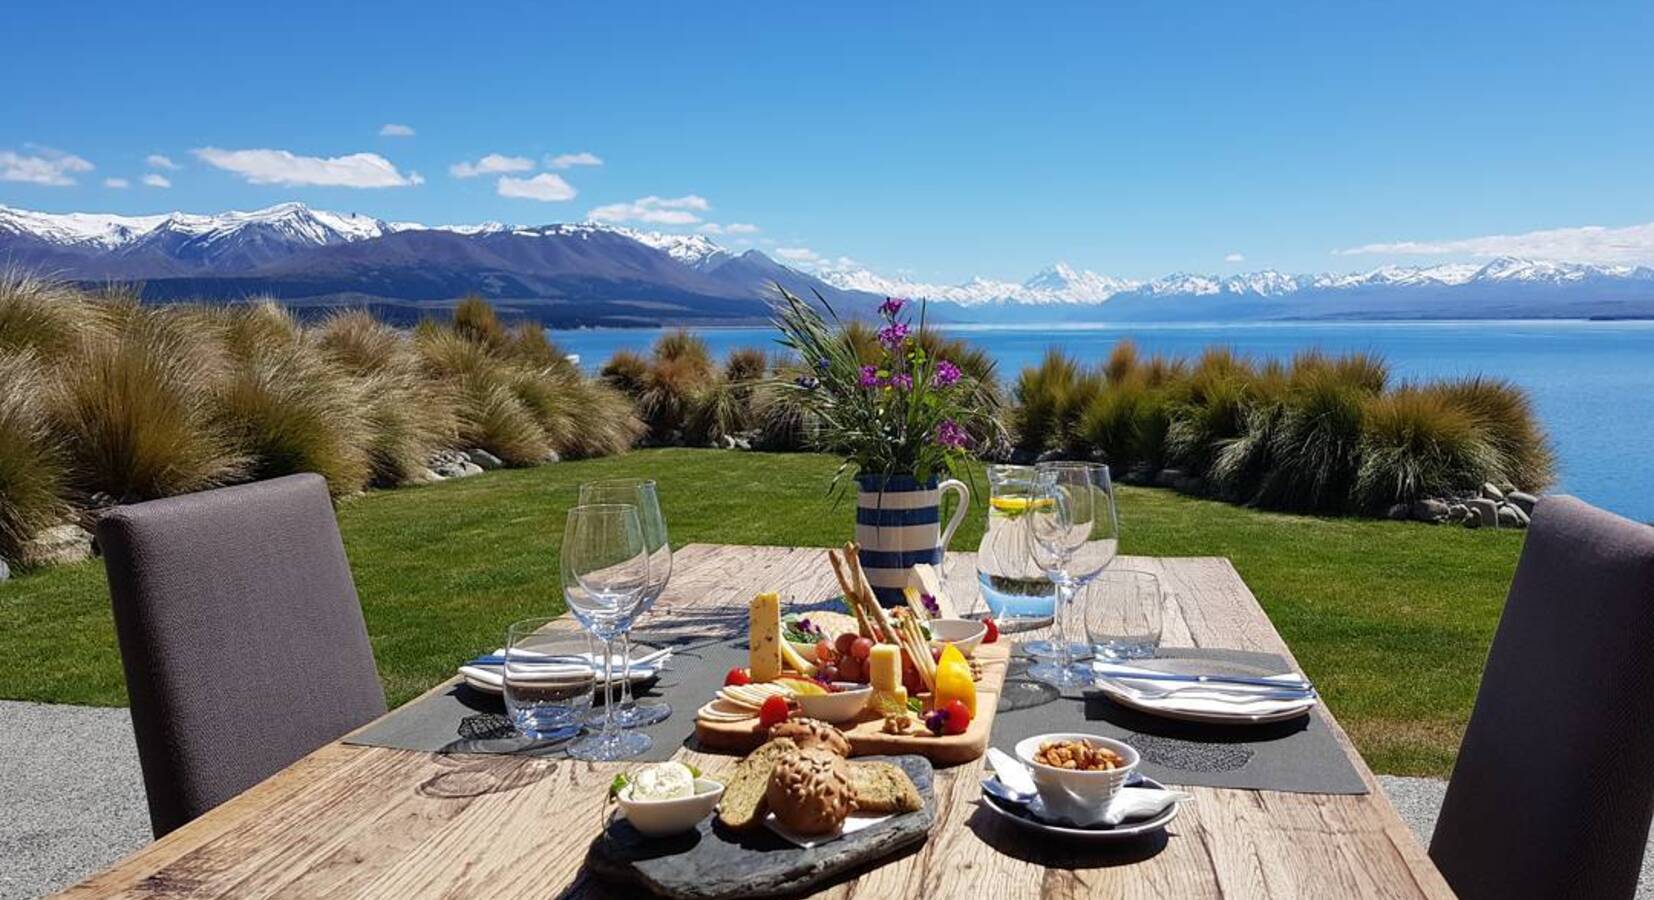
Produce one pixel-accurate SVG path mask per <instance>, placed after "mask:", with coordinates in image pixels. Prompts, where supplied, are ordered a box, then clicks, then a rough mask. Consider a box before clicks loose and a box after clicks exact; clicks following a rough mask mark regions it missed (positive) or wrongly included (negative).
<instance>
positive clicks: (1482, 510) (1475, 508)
mask: <svg viewBox="0 0 1654 900" xmlns="http://www.w3.org/2000/svg"><path fill="white" fill-rule="evenodd" d="M1464 505H1465V506H1467V507H1469V508H1470V514H1471V518H1473V519H1476V520H1477V522H1476V524H1477V525H1486V526H1488V527H1489V528H1492V527H1493V526H1494V525H1497V524H1498V523H1499V504H1497V503H1494V502H1493V501H1492V500H1489V499H1488V498H1486V497H1475V498H1472V499H1470V500H1466V501H1465V502H1464Z"/></svg>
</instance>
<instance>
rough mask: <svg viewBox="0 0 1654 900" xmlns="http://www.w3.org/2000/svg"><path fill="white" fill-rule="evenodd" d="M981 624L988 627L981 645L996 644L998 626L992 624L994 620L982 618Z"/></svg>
mask: <svg viewBox="0 0 1654 900" xmlns="http://www.w3.org/2000/svg"><path fill="white" fill-rule="evenodd" d="M982 624H984V625H986V626H988V633H987V635H985V636H984V637H983V638H982V643H984V644H992V643H995V642H997V641H998V640H999V626H998V625H996V624H994V620H993V619H990V618H984V619H983V620H982Z"/></svg>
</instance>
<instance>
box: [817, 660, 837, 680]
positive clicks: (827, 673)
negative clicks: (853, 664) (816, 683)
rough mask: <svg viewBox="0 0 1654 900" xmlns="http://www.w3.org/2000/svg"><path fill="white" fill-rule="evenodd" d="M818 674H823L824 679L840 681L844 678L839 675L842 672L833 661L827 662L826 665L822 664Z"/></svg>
mask: <svg viewBox="0 0 1654 900" xmlns="http://www.w3.org/2000/svg"><path fill="white" fill-rule="evenodd" d="M818 674H820V675H821V678H822V680H824V681H840V680H842V679H840V678H839V675H840V674H841V673H840V672H839V670H838V666H836V665H834V664H833V663H827V664H826V665H824V666H822V667H821V670H820V672H819V673H818Z"/></svg>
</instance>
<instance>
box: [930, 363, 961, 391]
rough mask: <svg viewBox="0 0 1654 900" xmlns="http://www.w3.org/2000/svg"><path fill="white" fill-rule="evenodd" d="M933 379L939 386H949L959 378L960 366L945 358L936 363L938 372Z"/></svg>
mask: <svg viewBox="0 0 1654 900" xmlns="http://www.w3.org/2000/svg"><path fill="white" fill-rule="evenodd" d="M931 380H932V381H933V382H934V383H935V384H936V386H937V387H947V386H948V385H950V384H953V383H954V382H956V381H958V380H959V367H958V366H956V365H954V364H953V363H950V362H948V361H947V360H945V359H944V360H942V361H941V362H938V363H937V364H936V374H935V376H933V377H932V379H931Z"/></svg>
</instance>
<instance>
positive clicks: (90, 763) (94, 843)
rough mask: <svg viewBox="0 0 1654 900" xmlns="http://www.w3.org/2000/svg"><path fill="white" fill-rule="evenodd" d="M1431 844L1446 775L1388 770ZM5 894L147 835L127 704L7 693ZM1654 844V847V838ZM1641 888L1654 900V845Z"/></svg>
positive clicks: (63, 876)
mask: <svg viewBox="0 0 1654 900" xmlns="http://www.w3.org/2000/svg"><path fill="white" fill-rule="evenodd" d="M1378 781H1379V783H1380V784H1381V785H1383V787H1384V792H1385V793H1386V794H1388V795H1389V796H1390V800H1391V801H1392V802H1393V803H1395V806H1396V810H1397V811H1398V812H1400V813H1401V817H1402V818H1403V819H1405V820H1406V821H1407V824H1408V825H1409V826H1411V827H1412V829H1413V833H1414V834H1416V835H1418V837H1419V840H1420V841H1421V842H1424V843H1426V844H1428V843H1429V841H1430V833H1431V831H1433V830H1434V829H1435V827H1436V812H1437V810H1439V809H1440V808H1441V802H1442V794H1443V792H1444V791H1445V790H1446V788H1447V785H1446V783H1445V782H1443V781H1441V780H1439V779H1435V778H1402V777H1398V776H1393V775H1380V776H1379V777H1378ZM0 796H3V797H5V798H6V808H5V810H4V812H3V814H0V898H5V900H10V898H23V897H38V896H40V895H42V894H45V893H47V892H49V891H52V890H55V889H57V888H60V887H63V886H65V885H68V884H72V883H74V882H76V881H79V880H80V879H82V878H84V877H86V876H87V875H90V874H92V873H93V872H95V871H97V870H99V869H101V868H103V867H104V866H106V865H108V864H110V863H112V862H114V861H115V860H117V859H120V858H121V857H122V856H125V855H126V854H128V853H130V852H132V851H133V850H135V849H137V848H139V847H141V846H143V845H144V844H146V843H148V842H149V839H150V833H149V812H148V810H147V809H146V808H145V806H144V789H143V778H142V775H141V774H140V773H139V771H138V751H137V748H136V747H135V745H134V744H133V742H132V720H131V719H130V718H129V717H128V716H127V714H126V710H124V709H99V708H95V707H85V706H51V705H47V704H43V703H17V702H13V701H9V700H0ZM1650 849H1651V850H1654V848H1650ZM1637 896H1638V897H1644V898H1651V900H1654V852H1651V853H1648V854H1645V855H1644V857H1643V874H1642V880H1641V882H1640V883H1639V884H1638V886H1637Z"/></svg>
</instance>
